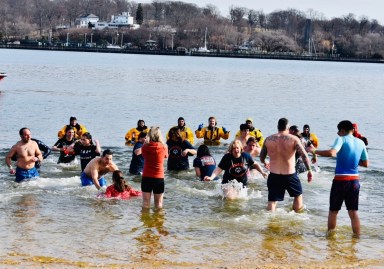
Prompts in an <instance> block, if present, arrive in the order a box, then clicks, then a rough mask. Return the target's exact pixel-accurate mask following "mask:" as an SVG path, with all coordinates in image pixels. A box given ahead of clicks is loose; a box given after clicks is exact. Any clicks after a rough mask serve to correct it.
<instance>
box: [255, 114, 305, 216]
mask: <svg viewBox="0 0 384 269" xmlns="http://www.w3.org/2000/svg"><path fill="white" fill-rule="evenodd" d="M288 124H289V123H288V119H286V118H281V119H279V121H278V123H277V130H278V133H276V134H273V135H271V136H268V137H267V138H266V139H265V141H264V145H263V148H262V149H261V152H260V161H261V163H263V164H264V165H265V167H266V168H267V169H269V171H270V173H269V176H268V181H267V186H268V206H267V209H268V210H270V211H275V209H276V205H277V201H283V200H284V195H285V191H286V190H287V191H288V193H289V195H290V196H291V197H294V201H293V207H292V208H293V210H294V211H295V212H300V211H301V210H302V209H303V190H302V187H301V182H300V179H299V177H298V176H297V173H296V170H295V164H296V158H295V154H296V152H299V153H300V156H301V158H302V159H303V161H304V164H305V167H306V168H307V170H308V174H307V178H308V182H311V181H312V169H311V166H310V162H309V158H308V155H307V152H306V151H305V149H304V147H303V144H302V142H301V141H300V139H299V138H298V137H296V136H294V135H291V134H289V131H288V128H289V125H288ZM267 155H268V156H269V159H270V163H267V162H266V157H267Z"/></svg>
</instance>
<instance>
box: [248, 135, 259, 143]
mask: <svg viewBox="0 0 384 269" xmlns="http://www.w3.org/2000/svg"><path fill="white" fill-rule="evenodd" d="M251 142H255V143H257V140H256V137H254V136H251V137H249V138H248V140H247V143H246V144H247V145H248V144H249V143H251Z"/></svg>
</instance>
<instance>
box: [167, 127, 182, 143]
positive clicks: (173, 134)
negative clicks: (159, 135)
mask: <svg viewBox="0 0 384 269" xmlns="http://www.w3.org/2000/svg"><path fill="white" fill-rule="evenodd" d="M168 136H169V139H173V138H176V140H177V141H183V137H182V136H181V133H180V129H179V128H178V127H172V128H171V129H170V130H169V133H168Z"/></svg>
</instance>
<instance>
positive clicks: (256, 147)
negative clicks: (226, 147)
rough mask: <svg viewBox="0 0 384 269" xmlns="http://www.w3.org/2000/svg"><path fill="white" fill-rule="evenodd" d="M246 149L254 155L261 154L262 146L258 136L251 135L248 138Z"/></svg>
mask: <svg viewBox="0 0 384 269" xmlns="http://www.w3.org/2000/svg"><path fill="white" fill-rule="evenodd" d="M244 151H245V152H248V153H249V154H250V155H251V156H252V157H257V156H259V155H260V151H261V147H260V144H259V143H258V142H257V140H256V137H254V136H251V137H249V138H248V140H247V145H246V146H245V147H244Z"/></svg>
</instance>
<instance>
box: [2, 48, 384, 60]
mask: <svg viewBox="0 0 384 269" xmlns="http://www.w3.org/2000/svg"><path fill="white" fill-rule="evenodd" d="M0 49H21V50H47V51H72V52H99V53H121V54H147V55H169V56H200V57H225V58H246V59H275V60H297V61H327V62H356V63H379V64H383V63H384V59H371V58H346V57H332V56H319V55H298V54H293V53H284V52H283V53H261V52H260V53H256V52H248V51H238V52H236V51H220V50H217V51H212V52H198V51H184V50H181V51H180V50H177V49H175V50H170V49H168V50H147V49H109V48H98V47H94V48H88V47H64V46H63V47H55V46H25V45H0Z"/></svg>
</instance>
